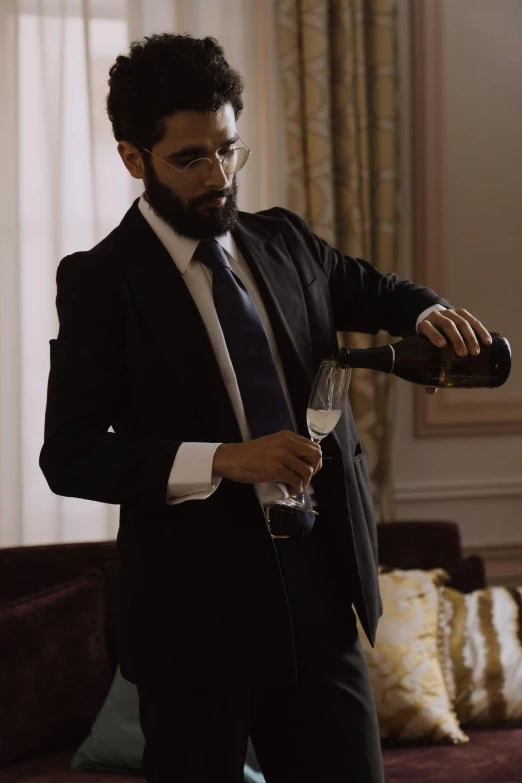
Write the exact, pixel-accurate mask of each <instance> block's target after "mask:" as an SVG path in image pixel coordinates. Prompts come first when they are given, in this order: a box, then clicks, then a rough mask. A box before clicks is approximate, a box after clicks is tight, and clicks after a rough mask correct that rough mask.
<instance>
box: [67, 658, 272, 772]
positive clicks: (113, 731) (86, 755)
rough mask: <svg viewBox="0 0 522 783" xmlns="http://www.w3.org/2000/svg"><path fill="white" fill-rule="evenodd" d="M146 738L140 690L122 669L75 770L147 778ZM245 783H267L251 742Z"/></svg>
mask: <svg viewBox="0 0 522 783" xmlns="http://www.w3.org/2000/svg"><path fill="white" fill-rule="evenodd" d="M144 747H145V738H144V736H143V733H142V731H141V726H140V719H139V705H138V691H137V689H136V686H135V685H134V684H133V683H132V682H129V681H128V680H125V679H124V678H123V677H122V676H121V672H120V667H119V666H118V667H117V668H116V674H115V675H114V679H113V681H112V685H111V688H110V690H109V693H108V694H107V698H106V699H105V701H104V703H103V706H102V708H101V710H100V711H99V713H98V715H97V716H96V720H95V721H94V723H93V725H92V728H91V731H90V734H89V736H88V737H86V739H85V740H84V741H83V742H82V744H81V745H80V747H79V748H78V750H77V751H76V753H75V755H74V757H73V759H72V761H71V769H75V770H79V771H83V772H88V771H91V772H113V773H114V774H120V775H143V768H142V765H141V760H142V757H143V749H144ZM244 779H245V783H265V778H264V776H263V773H262V772H261V769H260V767H259V764H258V761H257V758H256V754H255V751H254V748H253V746H252V743H251V742H250V738H249V740H248V748H247V755H246V760H245V770H244Z"/></svg>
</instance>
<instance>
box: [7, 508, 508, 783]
mask: <svg viewBox="0 0 522 783" xmlns="http://www.w3.org/2000/svg"><path fill="white" fill-rule="evenodd" d="M379 552H380V558H379V559H380V562H381V563H382V564H384V565H391V566H396V567H399V568H435V567H439V566H440V567H443V568H445V569H446V570H447V571H448V572H449V573H450V575H451V577H452V581H451V583H450V585H451V586H452V587H455V588H456V589H458V590H461V591H463V592H470V591H472V590H475V589H477V588H480V587H484V586H485V572H484V566H483V562H482V561H481V560H480V558H478V557H468V558H465V559H463V558H462V553H461V545H460V536H459V531H458V528H457V526H456V525H455V524H454V523H452V522H434V521H424V522H411V521H410V522H393V523H383V524H380V525H379ZM82 574H83V575H84V576H85V579H84V580H83V579H82V580H80V584H79V585H78V579H77V577H78V576H79V575H82ZM116 576H117V555H116V543H115V541H100V542H93V543H79V544H55V545H49V546H27V547H14V548H4V549H0V629H1V631H0V781H1V783H7V781H9V782H10V783H15V782H16V783H82V782H83V783H108V781H109V780H111V781H114V783H144V781H145V779H144V778H141V777H136V776H128V777H127V776H124V775H107V774H103V773H90V772H76V771H73V770H71V769H70V766H69V765H70V761H71V759H72V757H73V755H74V753H75V751H76V749H77V748H78V747H79V745H80V744H81V743H82V741H83V740H84V738H85V737H86V736H87V734H88V733H89V730H90V727H91V724H92V722H93V720H94V718H95V716H96V714H97V712H98V710H99V708H100V707H101V705H102V703H103V701H104V699H105V696H106V694H107V692H108V690H109V686H110V683H111V682H112V677H113V674H114V671H115V668H116V663H117V650H116V641H115V619H114V604H115V587H116ZM72 580H74V581H72ZM70 585H76V586H75V587H74V588H73V587H71V586H70ZM50 588H52V590H51V591H50ZM35 593H41V598H40V599H39V602H37V604H36V609H35V608H34V606H33V608H32V609H30V610H29V609H27V606H28V605H27V603H26V602H25V601H24V600H23V598H24V597H26V596H28V595H32V594H35ZM68 602H69V603H68ZM70 602H73V603H74V611H71V607H70ZM57 606H58V609H57V608H56V607H57ZM51 608H52V609H53V611H52V612H51ZM35 639H38V644H35V641H34V640H35ZM36 647H37V648H38V650H37V653H38V654H36ZM15 724H16V726H17V727H23V731H22V730H20V729H18V730H17V731H13V726H14V725H15ZM466 731H467V733H468V735H469V736H470V738H471V741H470V742H469V743H468V744H466V745H458V746H417V747H386V746H385V747H384V748H383V755H384V764H385V770H386V783H403V782H405V781H407V782H408V783H420V782H421V781H422V783H443V782H444V783H522V727H521V728H510V729H507V728H499V729H491V730H476V729H475V730H474V729H466ZM289 783H290V781H289ZM292 783H294V782H293V781H292ZM295 783H298V781H295Z"/></svg>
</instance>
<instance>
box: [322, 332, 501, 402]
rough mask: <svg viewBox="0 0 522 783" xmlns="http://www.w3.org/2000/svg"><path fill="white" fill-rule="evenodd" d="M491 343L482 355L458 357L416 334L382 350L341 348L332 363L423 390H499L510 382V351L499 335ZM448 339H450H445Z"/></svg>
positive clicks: (450, 348)
mask: <svg viewBox="0 0 522 783" xmlns="http://www.w3.org/2000/svg"><path fill="white" fill-rule="evenodd" d="M490 334H491V339H492V342H491V344H490V345H484V344H483V343H482V341H481V340H480V338H477V339H478V343H479V346H480V353H479V354H478V356H473V355H472V354H470V353H468V354H467V355H466V356H458V355H457V354H456V353H455V351H454V350H453V346H452V345H451V343H449V342H447V343H446V345H445V346H444V347H443V348H437V346H436V345H433V343H432V342H430V340H428V338H427V337H425V336H424V335H422V334H416V335H413V336H412V337H406V338H405V339H404V340H399V341H398V342H396V343H394V344H393V345H383V346H381V347H380V348H356V349H351V348H339V349H338V350H337V351H336V352H335V353H334V355H333V357H332V358H333V359H334V360H336V361H338V362H341V364H346V365H348V366H349V367H364V368H367V369H370V370H380V371H381V372H388V373H393V374H394V375H397V376H398V377H399V378H402V379H403V380H405V381H409V382H410V383H419V384H421V385H422V386H440V387H446V388H452V389H453V388H455V389H458V388H461V389H478V388H496V387H497V386H502V384H503V383H505V382H506V381H507V378H508V376H509V372H510V370H511V348H510V346H509V343H508V341H507V340H506V338H505V337H503V336H502V335H501V334H499V333H498V332H490ZM445 339H447V338H445Z"/></svg>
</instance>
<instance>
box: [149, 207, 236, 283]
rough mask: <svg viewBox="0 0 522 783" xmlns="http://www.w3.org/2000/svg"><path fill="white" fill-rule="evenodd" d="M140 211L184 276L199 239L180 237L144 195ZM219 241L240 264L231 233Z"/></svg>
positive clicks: (219, 238) (230, 256)
mask: <svg viewBox="0 0 522 783" xmlns="http://www.w3.org/2000/svg"><path fill="white" fill-rule="evenodd" d="M138 209H139V210H140V212H141V214H142V215H143V217H144V218H145V220H146V221H147V223H148V224H149V226H150V227H151V228H152V230H153V231H154V233H155V234H156V236H157V237H158V239H159V240H160V242H161V243H162V244H163V245H164V247H165V249H166V250H167V251H168V252H169V254H170V255H171V257H172V260H173V261H174V263H175V264H176V266H177V267H178V269H179V271H180V272H181V274H182V275H184V274H185V272H186V271H187V269H188V266H189V264H190V262H191V261H192V257H193V255H194V253H195V251H196V248H197V246H198V244H199V240H198V239H189V238H188V237H180V236H178V234H176V232H175V231H174V230H173V229H172V228H171V227H170V226H169V225H168V224H167V223H165V221H163V220H161V218H159V217H158V216H157V215H156V213H155V212H154V210H153V209H152V207H151V206H150V204H149V202H148V201H147V200H146V199H145V198H144V196H143V194H142V195H141V198H140V200H139V202H138ZM217 241H218V242H219V244H220V245H221V247H222V248H223V250H224V251H225V252H226V253H227V254H228V256H229V258H233V259H234V260H235V261H236V262H237V263H239V253H238V251H237V247H236V243H235V242H234V238H233V236H232V234H231V233H230V231H228V232H227V233H226V234H224V235H223V236H222V237H217Z"/></svg>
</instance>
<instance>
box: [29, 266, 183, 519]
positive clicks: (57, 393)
mask: <svg viewBox="0 0 522 783" xmlns="http://www.w3.org/2000/svg"><path fill="white" fill-rule="evenodd" d="M104 261H105V263H103V262H104ZM56 285H57V295H56V309H57V312H58V320H59V333H58V337H57V339H51V340H50V341H49V342H50V371H49V379H48V386H47V404H46V410H45V426H44V444H43V446H42V449H41V451H40V459H39V465H40V468H41V470H42V472H43V474H44V476H45V478H46V480H47V483H48V484H49V487H50V489H51V490H52V491H53V492H54V493H55V494H57V495H64V496H67V497H77V498H84V499H86V500H95V501H98V502H101V503H113V504H121V503H125V502H135V503H137V504H139V505H142V506H143V507H145V508H147V509H154V508H157V509H160V508H161V509H165V508H166V507H167V500H166V498H167V486H168V480H169V476H170V472H171V470H172V466H173V463H174V459H175V456H176V453H177V451H178V448H179V446H180V442H178V441H172V440H166V439H161V438H152V437H133V436H132V435H128V434H122V433H120V434H116V432H114V433H112V432H108V429H109V427H111V426H114V423H115V422H116V420H117V418H118V414H119V413H120V412H121V410H123V409H124V405H125V402H126V399H125V397H126V393H127V392H126V384H125V375H126V359H125V339H124V335H125V328H124V315H123V302H122V301H120V299H119V294H118V286H117V284H116V282H115V277H114V272H113V271H112V270H111V268H110V265H108V264H107V263H106V258H104V259H101V258H99V257H97V256H96V255H95V254H94V253H93V252H92V251H91V252H89V253H75V254H73V255H71V256H66V257H65V258H64V259H62V261H61V262H60V264H59V266H58V270H57V273H56ZM114 429H115V430H116V426H114Z"/></svg>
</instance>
